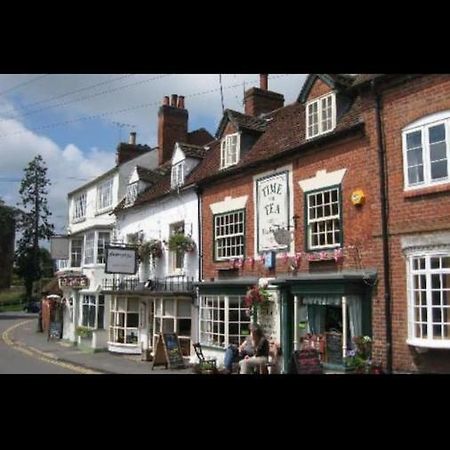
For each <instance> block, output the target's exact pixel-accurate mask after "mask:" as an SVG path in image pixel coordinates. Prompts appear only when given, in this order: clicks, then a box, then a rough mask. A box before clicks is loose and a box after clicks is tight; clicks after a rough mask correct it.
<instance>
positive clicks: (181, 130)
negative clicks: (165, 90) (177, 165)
mask: <svg viewBox="0 0 450 450" xmlns="http://www.w3.org/2000/svg"><path fill="white" fill-rule="evenodd" d="M188 117H189V114H188V112H187V110H186V109H185V108H184V97H183V96H181V95H180V96H178V95H176V94H172V95H171V98H170V105H169V97H168V96H165V97H164V98H163V101H162V105H161V106H160V108H159V112H158V159H159V165H161V164H163V163H165V162H166V161H168V160H169V159H170V158H172V153H173V148H174V145H175V143H176V142H186V140H187V135H188Z"/></svg>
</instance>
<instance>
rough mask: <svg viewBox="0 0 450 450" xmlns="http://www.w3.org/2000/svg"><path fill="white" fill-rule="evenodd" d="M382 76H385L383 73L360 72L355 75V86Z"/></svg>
mask: <svg viewBox="0 0 450 450" xmlns="http://www.w3.org/2000/svg"><path fill="white" fill-rule="evenodd" d="M381 76H383V74H381V73H360V74H358V75H357V76H356V77H355V81H354V82H353V86H359V85H361V84H364V83H367V82H369V81H371V80H374V79H375V78H380V77H381Z"/></svg>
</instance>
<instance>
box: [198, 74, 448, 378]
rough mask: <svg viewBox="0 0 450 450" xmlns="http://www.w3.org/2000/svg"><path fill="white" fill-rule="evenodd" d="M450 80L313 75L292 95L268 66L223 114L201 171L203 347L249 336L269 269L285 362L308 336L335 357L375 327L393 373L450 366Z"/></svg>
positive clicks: (376, 351) (377, 349) (377, 351)
mask: <svg viewBox="0 0 450 450" xmlns="http://www.w3.org/2000/svg"><path fill="white" fill-rule="evenodd" d="M449 83H450V77H448V76H444V75H422V76H419V75H415V76H405V75H389V76H387V75H359V76H345V75H326V74H323V75H315V74H313V75H310V76H309V77H308V78H307V80H306V82H305V84H304V86H303V88H302V89H301V92H300V95H299V97H298V99H297V101H296V102H294V103H293V104H291V105H287V106H283V98H282V96H281V95H280V94H276V93H273V92H270V91H268V90H267V87H268V86H267V78H266V77H263V76H262V78H261V86H260V88H259V89H258V88H252V89H250V90H249V91H248V92H247V93H246V96H245V101H246V107H245V114H242V113H238V112H236V111H230V110H227V111H226V112H225V114H224V117H223V119H222V121H221V123H220V125H219V128H218V131H217V136H216V137H217V141H216V142H215V143H214V144H213V145H211V148H210V150H209V152H208V154H207V157H206V158H205V160H204V162H203V163H202V167H201V168H200V170H199V171H198V173H197V177H198V184H199V186H200V192H201V211H202V217H201V222H202V224H201V225H202V256H203V267H202V278H203V282H202V283H201V284H200V286H199V288H200V299H199V302H200V305H199V307H200V341H201V342H202V344H203V345H204V346H206V347H208V346H209V347H210V348H211V349H212V350H214V351H218V350H219V349H220V348H222V349H223V348H226V346H227V345H228V344H230V343H234V342H236V341H238V340H239V339H241V337H242V335H243V330H245V327H246V324H247V322H248V320H249V319H248V318H246V316H245V305H244V303H243V302H244V296H245V293H246V291H247V289H248V288H249V286H250V285H252V284H256V283H258V279H260V278H269V279H271V281H270V283H271V286H272V288H273V291H274V292H276V295H275V299H276V302H275V306H274V309H273V311H272V312H273V314H274V315H276V316H277V320H279V329H278V336H277V337H278V338H279V339H280V341H281V345H282V349H283V352H284V361H283V367H284V370H285V371H286V370H287V367H288V363H289V355H290V354H291V353H292V350H293V349H296V348H298V346H299V345H300V342H301V340H302V336H303V335H305V334H306V333H307V332H309V333H311V334H313V335H320V336H326V338H327V342H328V343H327V344H326V346H325V347H326V350H325V352H324V355H323V357H324V361H325V362H326V364H328V366H330V368H336V367H342V366H343V362H344V360H343V356H344V355H345V354H346V351H347V350H349V349H350V348H351V342H352V338H354V337H358V336H370V337H371V338H372V340H373V358H374V361H375V362H377V363H381V364H382V365H383V366H385V367H387V369H388V370H389V371H390V370H391V369H392V370H394V371H415V370H423V371H438V370H447V369H448V366H446V365H445V364H446V361H447V359H448V358H447V355H448V353H447V352H448V350H445V348H450V332H449V331H450V330H449V327H450V318H449V315H448V314H447V313H448V311H449V309H448V308H449V307H450V300H449V292H448V289H449V282H448V280H449V276H450V262H449V261H450V237H449V235H450V233H449V232H448V230H449V228H450V225H449V221H448V219H447V218H448V214H449V212H450V198H449V196H448V189H449V184H448V181H449V162H448V161H449V159H450V154H449V153H450V152H449V145H450V144H449V139H448V137H447V136H448V133H449V128H448V127H449V123H450V122H449V121H450V95H448V92H449V90H448V88H449ZM447 112H448V113H447ZM407 287H408V289H407ZM385 311H388V314H385ZM430 348H431V350H430ZM433 348H438V349H435V350H433Z"/></svg>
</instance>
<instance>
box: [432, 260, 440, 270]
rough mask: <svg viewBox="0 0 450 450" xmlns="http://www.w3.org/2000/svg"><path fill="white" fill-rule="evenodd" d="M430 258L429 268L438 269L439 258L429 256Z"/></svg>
mask: <svg viewBox="0 0 450 450" xmlns="http://www.w3.org/2000/svg"><path fill="white" fill-rule="evenodd" d="M430 260H431V263H430V264H431V268H432V269H439V261H440V258H430Z"/></svg>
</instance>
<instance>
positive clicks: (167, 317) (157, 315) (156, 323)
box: [153, 297, 193, 356]
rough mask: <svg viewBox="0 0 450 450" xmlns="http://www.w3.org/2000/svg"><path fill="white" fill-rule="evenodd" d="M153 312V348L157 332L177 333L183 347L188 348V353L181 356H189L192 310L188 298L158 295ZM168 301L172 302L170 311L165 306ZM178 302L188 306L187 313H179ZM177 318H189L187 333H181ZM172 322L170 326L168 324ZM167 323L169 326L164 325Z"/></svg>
mask: <svg viewBox="0 0 450 450" xmlns="http://www.w3.org/2000/svg"><path fill="white" fill-rule="evenodd" d="M154 302H155V303H154V305H155V307H154V313H153V348H155V345H156V341H157V339H158V336H159V333H163V332H166V333H177V335H178V339H179V340H180V343H181V342H184V343H185V344H184V346H183V347H184V348H186V349H188V353H186V354H184V355H183V356H189V355H190V353H191V335H192V320H193V319H192V312H191V309H190V306H191V303H190V301H189V300H183V299H179V298H176V297H173V298H168V297H166V298H164V297H159V298H155V300H154ZM169 302H173V303H172V311H170V310H169V308H168V307H167V306H168V305H169ZM180 303H183V304H185V306H187V307H189V315H185V314H182V313H181V307H180ZM179 320H189V321H190V323H191V326H190V330H189V333H188V334H181V330H180V327H179V322H178V321H179ZM170 324H172V326H170ZM166 325H169V326H166Z"/></svg>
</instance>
